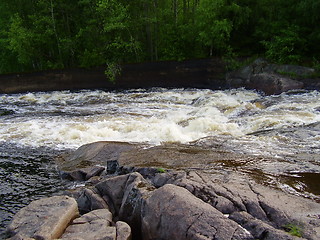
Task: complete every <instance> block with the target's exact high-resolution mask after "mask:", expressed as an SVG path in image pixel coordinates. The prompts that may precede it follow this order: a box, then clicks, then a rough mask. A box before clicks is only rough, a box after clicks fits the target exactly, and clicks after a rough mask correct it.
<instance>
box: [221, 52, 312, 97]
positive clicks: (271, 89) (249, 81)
mask: <svg viewBox="0 0 320 240" xmlns="http://www.w3.org/2000/svg"><path fill="white" fill-rule="evenodd" d="M314 73H315V70H314V69H312V68H307V67H302V66H296V65H278V64H270V63H269V62H267V61H266V60H264V59H261V58H259V59H256V60H255V61H254V62H253V63H251V64H249V65H247V66H244V67H242V68H240V69H237V70H235V71H232V72H229V73H228V74H227V75H226V82H227V85H228V86H229V87H232V88H234V87H236V88H238V87H246V88H249V89H256V90H260V91H263V92H265V93H266V94H279V93H281V92H285V91H288V90H292V89H300V88H303V87H304V88H314V87H315V86H317V85H316V84H315V83H316V82H317V80H312V79H308V76H311V75H312V74H314Z"/></svg>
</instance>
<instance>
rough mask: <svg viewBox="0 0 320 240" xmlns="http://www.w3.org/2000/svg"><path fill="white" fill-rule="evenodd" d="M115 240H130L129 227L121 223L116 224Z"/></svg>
mask: <svg viewBox="0 0 320 240" xmlns="http://www.w3.org/2000/svg"><path fill="white" fill-rule="evenodd" d="M116 229H117V240H131V238H132V234H131V227H130V226H129V225H128V224H127V223H126V222H122V221H118V222H116Z"/></svg>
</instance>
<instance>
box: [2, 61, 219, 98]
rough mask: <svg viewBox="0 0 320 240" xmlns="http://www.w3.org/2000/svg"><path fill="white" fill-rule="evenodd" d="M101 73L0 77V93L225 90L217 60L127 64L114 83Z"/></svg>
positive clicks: (73, 71) (78, 71) (54, 72)
mask: <svg viewBox="0 0 320 240" xmlns="http://www.w3.org/2000/svg"><path fill="white" fill-rule="evenodd" d="M104 71H105V68H104V67H100V68H95V69H91V70H88V69H66V70H51V71H43V72H36V73H20V74H6V75H0V83H1V84H0V93H19V92H28V91H54V90H80V89H97V88H103V89H109V90H114V89H129V88H150V87H194V88H211V89H219V88H223V87H224V86H225V64H224V63H223V62H222V61H221V60H220V59H200V60H190V61H183V62H174V61H171V62H153V63H139V64H128V65H124V66H122V69H121V75H120V76H119V77H118V78H117V80H116V82H115V83H112V82H110V81H108V79H107V77H106V75H105V74H104Z"/></svg>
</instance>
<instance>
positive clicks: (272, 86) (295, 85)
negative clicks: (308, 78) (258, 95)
mask: <svg viewBox="0 0 320 240" xmlns="http://www.w3.org/2000/svg"><path fill="white" fill-rule="evenodd" d="M246 87H248V88H250V89H257V90H260V91H263V92H264V93H266V94H279V93H282V92H286V91H288V90H294V89H301V88H303V83H302V82H300V81H296V80H293V79H290V78H288V77H284V76H280V75H277V74H270V73H260V74H254V75H252V76H251V77H250V79H249V81H248V82H247V83H246Z"/></svg>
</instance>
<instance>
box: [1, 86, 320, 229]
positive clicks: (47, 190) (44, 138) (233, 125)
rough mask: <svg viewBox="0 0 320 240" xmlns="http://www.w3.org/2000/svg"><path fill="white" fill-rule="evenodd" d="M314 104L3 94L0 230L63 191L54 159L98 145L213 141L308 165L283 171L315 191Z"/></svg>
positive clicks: (318, 112)
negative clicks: (28, 208)
mask: <svg viewBox="0 0 320 240" xmlns="http://www.w3.org/2000/svg"><path fill="white" fill-rule="evenodd" d="M319 100H320V93H319V92H318V91H296V92H287V93H282V94H280V95H272V96H264V95H262V94H260V93H258V92H256V91H249V90H244V89H233V90H224V91H222V90H219V91H213V90H207V89H204V90H199V89H163V88H157V89H149V90H145V89H135V90H128V91H115V92H106V91H103V90H95V91H89V90H85V91H79V92H70V91H56V92H39V93H24V94H2V95H0V151H1V152H0V184H1V185H0V190H1V192H0V196H1V197H0V206H1V208H0V215H1V218H0V220H1V222H2V224H1V225H0V231H1V228H2V229H3V228H4V226H5V225H6V224H7V222H8V221H9V219H10V218H11V217H12V215H13V214H14V213H15V212H16V211H17V210H18V209H19V208H20V207H22V206H24V205H26V204H28V203H29V202H30V201H31V200H33V199H36V198H39V197H41V196H44V195H50V194H51V193H54V192H58V191H60V190H61V189H63V188H64V187H66V184H67V183H65V182H63V181H62V180H60V179H59V177H58V174H57V172H56V170H55V167H54V164H53V161H52V158H53V156H54V155H55V154H58V153H59V152H60V151H64V150H68V149H75V148H77V147H79V146H81V145H83V144H86V143H90V142H94V141H100V140H107V141H125V142H143V143H149V144H153V145H158V144H161V143H170V142H179V143H189V142H192V141H197V142H198V143H200V142H201V143H202V144H207V143H209V142H210V141H212V139H215V140H214V141H215V142H219V144H222V145H223V146H224V148H225V149H227V150H229V151H233V152H238V153H247V154H252V155H264V156H272V157H283V158H286V159H290V161H302V162H305V163H307V164H304V165H303V167H302V168H303V169H288V172H289V173H290V174H292V176H297V175H298V176H299V177H301V179H302V178H303V179H304V178H308V179H309V178H311V179H313V178H316V180H313V182H312V183H310V184H309V185H308V182H299V184H300V185H301V186H300V187H302V188H303V187H305V188H308V187H309V188H312V189H313V190H312V191H313V193H315V194H319V192H320V191H319V188H318V187H317V185H315V184H314V182H315V181H318V180H319V175H318V174H319V173H320V171H319V167H320V158H319V156H320V147H319V142H320V124H319V122H320V101H319ZM199 139H200V140H199ZM300 172H303V173H301V174H300ZM294 174H295V175H294ZM299 174H300V175H299ZM303 174H304V175H303ZM308 174H309V175H308ZM310 174H311V175H310ZM313 174H316V175H313ZM285 177H286V181H292V179H291V178H290V176H285ZM295 179H296V178H295ZM310 191H311V190H310Z"/></svg>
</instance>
